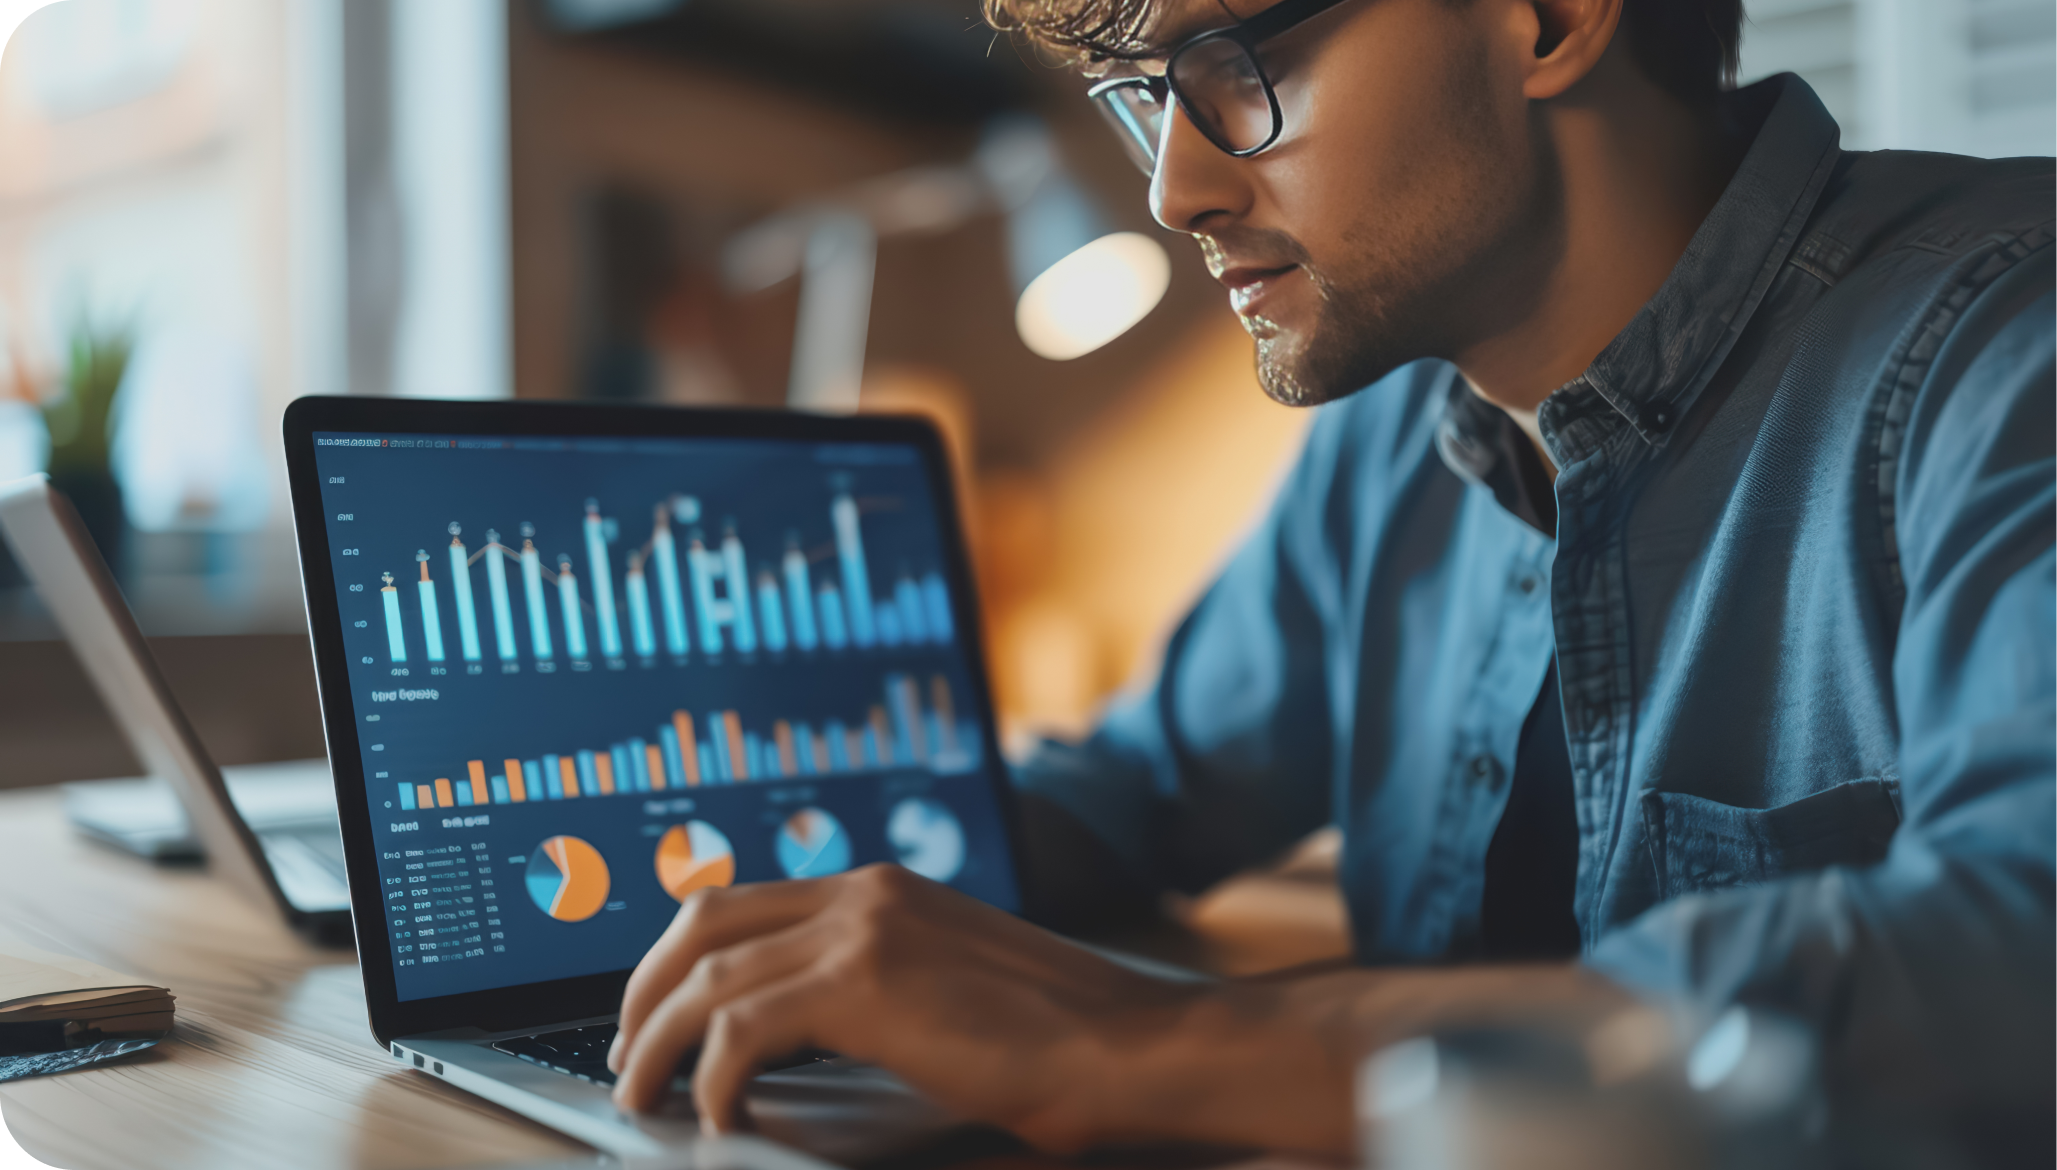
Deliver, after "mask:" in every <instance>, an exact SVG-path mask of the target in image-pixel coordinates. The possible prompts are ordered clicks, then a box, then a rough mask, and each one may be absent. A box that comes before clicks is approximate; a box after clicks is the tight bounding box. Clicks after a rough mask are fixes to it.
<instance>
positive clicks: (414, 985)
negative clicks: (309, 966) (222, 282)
mask: <svg viewBox="0 0 2057 1170" xmlns="http://www.w3.org/2000/svg"><path fill="white" fill-rule="evenodd" d="M315 464H316V467H317V470H318V473H319V476H320V481H321V497H322V502H323V508H324V517H323V519H324V523H325V526H326V533H327V539H328V542H329V545H330V551H331V553H332V556H331V564H332V565H333V567H334V575H335V583H334V585H335V590H336V600H337V608H338V611H339V613H340V615H341V618H342V626H343V641H344V645H345V648H346V650H347V652H348V656H349V657H348V662H349V677H350V686H351V690H352V695H351V698H352V702H353V706H354V708H355V711H356V718H357V721H358V722H357V726H356V732H357V737H358V741H359V746H360V748H361V752H360V756H361V758H362V760H363V761H364V769H365V775H364V780H365V792H366V794H367V798H368V800H369V801H370V805H371V820H372V836H373V839H374V841H375V842H376V844H377V848H378V858H379V861H378V873H379V881H380V892H381V896H382V898H383V908H384V911H385V914H384V922H385V924H386V929H387V932H388V934H389V937H390V940H391V943H392V957H393V964H394V979H395V984H396V988H397V991H398V994H399V998H401V999H403V1000H411V999H421V998H424V997H429V996H440V995H451V994H457V993H461V992H468V991H477V990H483V989H487V988H495V987H509V986H514V985H518V984H525V983H532V982H538V981H542V980H549V979H558V978H565V977H570V976H576V975H587V974H593V973H598V972H605V971H614V970H620V969H623V968H627V967H631V966H634V965H635V963H636V961H637V960H638V959H640V958H641V957H642V955H643V952H644V951H645V950H646V949H647V948H648V947H649V946H650V944H651V943H652V942H653V941H655V940H656V938H657V936H658V935H659V934H660V933H662V931H663V929H664V927H665V925H666V924H667V923H668V922H669V921H670V920H671V918H672V916H673V914H674V913H675V912H676V911H677V908H678V906H679V903H680V901H681V900H682V899H684V898H685V897H686V895H688V894H689V893H691V892H692V891H694V890H696V889H699V888H702V887H705V886H726V885H730V884H733V883H738V882H755V881H768V880H779V879H786V878H807V877H819V876H825V875H829V874H834V873H838V872H841V871H843V870H846V869H849V868H852V867H854V866H859V865H864V864H867V863H869V862H874V861H894V862H898V863H899V864H902V865H905V866H907V867H908V868H909V869H911V870H914V871H915V872H917V873H920V874H923V875H924V876H927V877H930V878H934V879H935V880H937V881H940V882H947V883H949V884H951V885H954V886H956V887H958V888H959V889H962V890H964V891H966V892H967V893H970V894H972V895H974V896H976V897H980V898H984V899H985V900H987V901H990V902H993V903H995V904H998V905H1001V906H1004V907H1006V908H1008V909H1016V908H1017V905H1016V903H1017V900H1018V895H1017V893H1016V891H1015V889H1014V885H1013V873H1012V866H1011V861H1010V860H1009V856H1008V845H1007V835H1006V831H1005V824H1004V821H1003V819H1002V814H1001V812H1000V809H999V807H998V804H997V801H996V799H995V797H994V794H993V791H992V789H991V786H990V782H989V780H988V779H987V769H986V767H985V765H986V762H987V761H988V759H989V758H990V757H991V753H992V752H993V751H994V748H993V745H992V736H991V729H990V728H987V727H984V726H982V725H981V724H980V722H979V720H978V719H977V718H976V717H975V712H976V706H975V704H974V702H973V701H972V698H971V697H972V695H973V694H974V691H973V690H972V686H971V684H972V678H971V676H970V674H969V671H970V669H971V668H970V665H969V662H970V660H969V658H968V656H967V655H966V653H965V652H964V650H963V648H962V646H961V640H962V636H963V634H964V632H965V623H966V622H967V621H968V620H970V615H968V614H965V613H962V612H960V610H959V604H960V602H959V599H958V598H957V597H956V596H954V595H953V591H952V589H951V586H950V584H949V576H948V574H947V573H946V571H945V564H944V555H945V552H944V550H945V547H946V546H945V543H944V540H943V535H942V532H941V529H940V526H939V523H940V522H939V520H938V513H937V509H936V501H935V500H934V499H933V498H932V496H931V494H930V488H929V479H928V474H927V472H926V469H925V468H924V466H923V464H922V461H921V456H920V454H919V452H917V451H916V450H914V449H913V448H911V447H902V446H897V445H891V444H878V443H865V444H822V443H803V442H792V441H770V440H755V439H704V440H702V439H639V438H621V439H598V438H564V439H549V438H533V437H517V436H464V435H391V434H380V435H364V434H339V433H333V432H319V433H317V434H316V435H315ZM371 922H372V916H371V915H370V914H369V913H366V911H365V909H364V908H363V907H359V908H358V929H360V930H364V929H368V928H369V925H370V923H371Z"/></svg>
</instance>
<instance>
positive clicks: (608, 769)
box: [593, 752, 614, 796]
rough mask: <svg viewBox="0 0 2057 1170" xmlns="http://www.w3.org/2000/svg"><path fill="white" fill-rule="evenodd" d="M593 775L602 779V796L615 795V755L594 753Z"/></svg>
mask: <svg viewBox="0 0 2057 1170" xmlns="http://www.w3.org/2000/svg"><path fill="white" fill-rule="evenodd" d="M593 775H595V776H598V777H599V778H600V795H602V796H613V795H614V753H613V752H594V753H593Z"/></svg>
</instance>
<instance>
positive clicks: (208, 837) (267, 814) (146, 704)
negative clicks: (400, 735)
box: [0, 475, 350, 943]
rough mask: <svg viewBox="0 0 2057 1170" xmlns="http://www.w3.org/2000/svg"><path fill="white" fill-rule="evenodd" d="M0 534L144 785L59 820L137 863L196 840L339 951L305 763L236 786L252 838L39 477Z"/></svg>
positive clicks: (90, 799) (346, 931) (326, 822)
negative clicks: (257, 827) (255, 816)
mask: <svg viewBox="0 0 2057 1170" xmlns="http://www.w3.org/2000/svg"><path fill="white" fill-rule="evenodd" d="M0 534H4V535H5V536H6V539H7V544H8V547H9V548H11V549H13V550H14V555H15V560H16V561H17V562H19V563H20V565H21V568H22V571H23V572H24V573H25V574H26V575H27V576H28V578H29V581H30V582H31V583H32V584H33V585H34V586H35V587H36V591H37V593H38V594H39V595H41V597H42V599H43V604H44V606H45V607H46V608H47V609H49V611H50V614H51V616H52V617H54V618H55V619H56V621H57V626H58V628H59V629H60V630H62V631H63V633H64V636H65V638H66V639H67V640H68V641H69V642H70V643H71V648H72V651H73V653H75V654H76V655H78V659H79V662H80V663H81V664H82V665H83V666H84V667H85V669H86V675H87V677H88V678H90V679H91V680H92V681H93V686H94V688H95V689H96V690H98V691H99V693H100V697H101V699H102V700H103V701H104V702H105V703H106V705H107V710H108V713H109V714H111V715H112V716H113V717H114V721H115V725H116V726H117V727H119V728H120V729H121V732H122V736H123V738H124V739H126V740H127V741H128V744H129V747H130V749H131V750H133V751H134V752H135V753H136V758H137V759H139V760H141V761H142V762H143V766H144V769H145V770H146V772H147V773H148V776H149V779H147V780H141V781H114V782H111V783H110V784H107V785H99V786H93V787H88V788H83V789H79V790H74V791H72V792H68V793H67V800H66V803H67V806H68V809H69V811H71V812H72V813H73V814H74V816H75V817H78V816H81V815H82V816H83V820H84V822H85V823H86V824H87V826H88V827H89V829H96V830H97V833H96V835H100V836H103V837H106V838H109V839H111V840H113V841H115V842H116V843H118V844H120V845H122V846H123V847H125V848H130V849H133V850H136V851H137V852H145V853H151V854H162V853H167V852H175V851H177V850H178V849H179V848H181V843H182V842H185V841H190V842H193V843H194V844H196V845H197V847H198V851H199V852H202V853H204V854H205V855H206V856H207V857H208V858H209V860H210V863H211V864H212V866H213V867H214V868H215V869H216V871H218V872H219V873H221V874H222V875H223V876H224V877H226V878H227V879H228V880H229V882H230V883H231V884H232V885H234V886H236V887H237V888H238V889H240V890H242V891H243V892H244V893H245V894H247V895H249V896H250V897H252V898H255V899H256V900H258V901H259V902H260V903H263V904H265V905H269V906H273V907H276V908H277V909H278V911H279V912H280V913H281V914H282V915H284V917H285V918H286V920H287V922H289V923H290V924H291V925H292V926H294V927H295V928H296V929H299V930H301V931H303V932H305V933H307V934H310V935H312V936H314V937H315V938H317V939H319V940H322V941H327V942H331V943H347V942H348V941H349V938H350V910H349V907H350V901H349V889H348V887H347V886H346V885H345V884H344V881H343V856H342V838H341V836H340V834H339V832H338V830H337V828H336V825H335V821H334V819H333V813H327V814H326V815H324V806H323V805H322V804H321V803H320V802H319V801H310V800H309V799H308V795H307V793H306V773H307V770H308V766H307V765H306V764H288V765H272V766H269V767H259V768H256V769H250V770H249V772H250V774H249V775H248V776H246V777H239V778H238V789H239V791H238V793H237V795H238V796H239V797H240V798H241V799H242V800H243V802H244V803H245V804H246V805H248V806H250V807H251V808H252V809H253V810H254V811H257V812H259V813H261V814H263V820H262V821H261V822H260V824H261V826H262V828H261V831H253V829H252V826H251V825H250V823H248V822H247V821H246V820H245V819H244V817H243V816H242V815H241V814H240V813H239V812H238V810H237V806H236V801H234V800H232V799H231V793H230V787H229V785H228V784H227V783H225V782H224V780H223V777H222V771H221V769H219V768H217V767H216V766H215V764H214V761H213V759H212V758H210V757H209V756H208V754H207V749H206V747H204V746H203V745H202V744H201V743H200V737H199V736H198V735H196V734H194V731H193V726H192V724H191V722H189V721H188V720H187V719H186V715H185V712H184V711H183V710H181V709H180V707H179V704H178V701H177V700H176V699H174V698H173V697H172V693H171V688H169V687H168V686H166V685H165V682H164V676H163V674H162V673H161V672H160V671H159V670H158V667H157V659H156V658H155V656H153V655H152V654H151V653H150V647H149V645H148V644H147V643H146V642H144V640H143V632H142V630H141V629H140V628H138V627H137V625H136V619H135V615H134V614H132V613H131V612H129V607H128V603H127V602H126V601H124V600H123V599H122V596H121V590H120V589H119V587H117V586H116V584H115V581H114V576H113V574H112V573H110V572H109V571H108V569H107V562H106V560H105V559H103V558H102V557H101V555H100V550H99V548H98V547H97V546H95V545H94V544H93V540H92V538H91V537H90V536H89V535H87V533H86V529H85V526H84V525H83V524H82V523H81V522H80V521H79V517H78V513H77V512H76V511H75V510H74V509H73V508H72V506H71V502H70V501H69V500H67V499H65V498H64V496H63V494H62V493H60V492H58V491H57V490H56V489H55V488H52V487H51V486H50V481H49V478H48V477H47V476H42V475H32V476H29V477H27V478H26V479H20V480H15V481H13V482H11V483H7V484H0ZM160 786H161V787H160ZM310 805H311V806H312V807H310ZM328 807H332V806H328ZM181 812H182V813H183V816H181V815H179V814H180V813H181ZM186 848H190V846H187V847H186Z"/></svg>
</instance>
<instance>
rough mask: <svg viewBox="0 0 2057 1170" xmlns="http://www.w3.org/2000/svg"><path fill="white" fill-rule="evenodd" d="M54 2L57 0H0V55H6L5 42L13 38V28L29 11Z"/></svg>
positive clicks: (16, 26)
mask: <svg viewBox="0 0 2057 1170" xmlns="http://www.w3.org/2000/svg"><path fill="white" fill-rule="evenodd" d="M55 3H57V0H0V57H5V56H6V55H7V42H8V41H11V40H13V39H14V30H15V29H18V28H20V27H21V24H22V22H23V21H25V20H27V19H28V18H29V14H30V13H32V12H34V11H35V10H36V9H38V8H47V7H49V6H50V5H52V4H55Z"/></svg>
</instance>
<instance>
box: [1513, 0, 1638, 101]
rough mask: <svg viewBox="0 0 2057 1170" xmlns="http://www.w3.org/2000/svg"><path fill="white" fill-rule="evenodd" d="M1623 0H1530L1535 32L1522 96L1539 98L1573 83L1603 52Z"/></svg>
mask: <svg viewBox="0 0 2057 1170" xmlns="http://www.w3.org/2000/svg"><path fill="white" fill-rule="evenodd" d="M1624 3H1625V0H1530V3H1529V5H1528V6H1529V7H1531V8H1533V9H1534V10H1535V14H1536V23H1537V25H1538V26H1539V30H1540V31H1539V35H1538V36H1537V38H1536V48H1535V63H1534V65H1533V66H1531V67H1530V69H1529V73H1528V77H1527V79H1526V80H1525V81H1524V82H1523V84H1522V96H1524V97H1527V98H1530V99H1531V100H1537V101H1541V100H1544V99H1548V98H1554V97H1557V96H1559V95H1561V94H1563V93H1564V92H1565V91H1566V90H1568V89H1570V88H1571V87H1572V86H1574V85H1577V84H1578V83H1579V81H1580V80H1581V79H1583V78H1584V77H1585V76H1586V74H1588V73H1591V72H1592V71H1593V67H1594V66H1595V65H1598V64H1599V63H1600V58H1601V57H1602V56H1603V55H1605V54H1606V52H1607V46H1608V45H1610V44H1612V43H1613V42H1614V36H1615V32H1616V30H1618V29H1619V28H1620V27H1621V9H1622V5H1623V4H1624Z"/></svg>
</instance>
